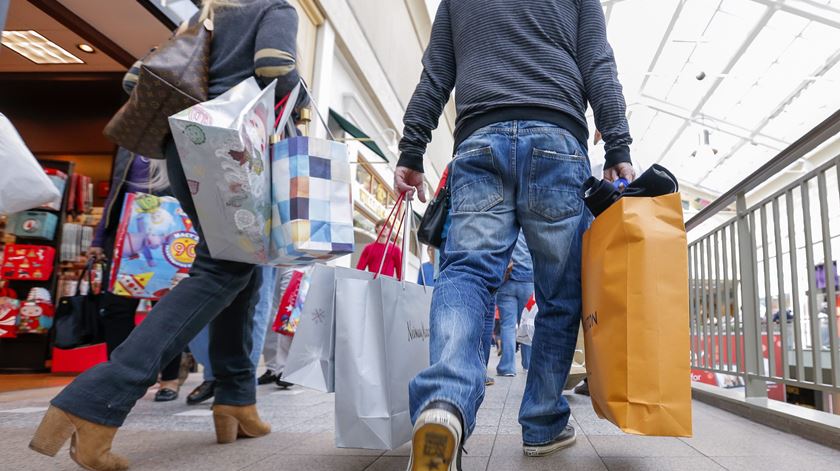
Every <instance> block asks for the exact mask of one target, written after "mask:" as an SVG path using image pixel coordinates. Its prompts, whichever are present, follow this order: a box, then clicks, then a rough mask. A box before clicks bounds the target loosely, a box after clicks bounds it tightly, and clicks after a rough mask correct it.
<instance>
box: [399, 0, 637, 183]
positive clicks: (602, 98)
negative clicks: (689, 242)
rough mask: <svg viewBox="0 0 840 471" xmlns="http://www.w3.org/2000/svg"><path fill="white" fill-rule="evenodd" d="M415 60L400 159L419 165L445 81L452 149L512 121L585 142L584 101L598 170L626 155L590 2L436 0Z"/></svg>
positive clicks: (617, 100)
mask: <svg viewBox="0 0 840 471" xmlns="http://www.w3.org/2000/svg"><path fill="white" fill-rule="evenodd" d="M423 67H424V68H423V73H422V75H421V77H420V83H419V84H418V85H417V89H416V90H415V92H414V96H413V97H412V98H411V101H410V102H409V105H408V108H407V109H406V113H405V118H404V124H405V129H404V131H403V138H402V141H401V142H400V153H401V155H400V160H399V165H402V166H405V167H409V168H412V169H414V170H417V171H423V154H424V153H425V151H426V146H427V145H428V143H429V142H430V141H431V137H432V130H433V129H435V128H436V127H437V124H438V120H439V119H440V115H441V113H442V112H443V108H444V106H445V105H446V102H447V101H448V100H449V96H450V94H451V93H452V90H453V89H454V90H455V104H456V108H457V113H458V118H457V122H456V130H455V141H456V143H455V145H456V148H457V146H458V145H459V144H460V143H461V142H463V140H465V139H466V138H468V137H469V136H470V135H471V134H472V133H473V132H475V131H477V130H478V129H479V128H481V127H483V126H486V125H489V124H493V123H496V122H501V121H508V120H519V119H538V120H542V121H548V122H552V123H554V124H557V125H559V126H562V127H564V128H566V129H568V130H569V131H570V132H571V133H572V134H574V135H575V137H577V139H578V140H579V141H581V144H582V145H584V146H586V141H587V140H588V135H589V132H588V129H587V122H586V108H587V103H589V104H591V106H592V108H593V111H594V113H595V124H596V126H597V127H598V129H599V130H600V131H601V134H602V135H603V137H604V141H605V143H606V152H607V153H606V159H607V162H606V168H609V167H611V166H613V165H615V164H617V163H621V162H630V150H629V145H630V143H631V142H632V139H631V138H630V131H629V129H628V125H627V118H626V116H625V112H626V105H625V101H624V96H623V94H622V89H621V84H620V83H619V81H618V72H617V70H616V65H615V58H614V57H613V52H612V48H611V47H610V45H609V43H608V42H607V34H606V22H605V19H604V12H603V10H602V8H601V3H600V1H599V0H522V1H518V2H511V1H510V0H443V1H442V2H441V4H440V7H439V9H438V12H437V16H436V18H435V22H434V25H433V28H432V36H431V39H430V41H429V46H428V48H427V49H426V52H425V54H424V56H423Z"/></svg>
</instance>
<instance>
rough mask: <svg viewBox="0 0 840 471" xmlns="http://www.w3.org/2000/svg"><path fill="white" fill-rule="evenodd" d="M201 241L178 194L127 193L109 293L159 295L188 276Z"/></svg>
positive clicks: (141, 295) (146, 296)
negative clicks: (197, 246)
mask: <svg viewBox="0 0 840 471" xmlns="http://www.w3.org/2000/svg"><path fill="white" fill-rule="evenodd" d="M198 240H199V239H198V234H196V232H195V230H194V229H193V225H192V221H190V219H189V217H188V216H187V214H186V213H185V212H184V210H183V209H182V208H181V204H180V203H178V200H176V199H175V198H172V197H169V196H164V197H161V196H154V195H147V194H143V193H129V194H127V195H126V196H125V203H124V204H123V212H122V216H121V217H120V225H119V227H118V229H117V238H116V244H115V245H114V258H113V260H114V262H113V263H112V264H111V276H110V278H109V279H110V286H109V291H111V292H113V293H114V294H117V295H119V296H126V297H129V298H139V299H160V298H161V297H162V296H163V295H165V294H166V293H168V292H169V291H170V290H171V289H172V288H174V287H175V286H176V285H177V284H178V283H179V282H180V281H181V280H183V279H184V278H186V277H187V276H189V270H190V267H192V263H193V260H195V247H196V245H197V244H198Z"/></svg>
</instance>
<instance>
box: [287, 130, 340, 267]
mask: <svg viewBox="0 0 840 471" xmlns="http://www.w3.org/2000/svg"><path fill="white" fill-rule="evenodd" d="M271 179H272V190H273V206H272V209H273V211H274V213H273V219H272V227H271V242H272V250H273V252H274V258H275V263H278V264H283V263H288V262H290V261H293V262H298V263H311V262H313V261H317V260H323V261H326V260H330V259H334V258H337V257H340V256H343V255H347V254H351V253H353V250H354V244H355V235H354V232H353V202H352V200H351V175H350V163H349V158H348V156H347V146H346V145H345V144H342V143H339V142H334V141H329V140H325V139H316V138H312V137H305V136H299V137H292V138H289V139H283V140H281V141H279V142H277V143H276V144H274V146H273V148H272V174H271Z"/></svg>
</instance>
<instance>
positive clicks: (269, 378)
mask: <svg viewBox="0 0 840 471" xmlns="http://www.w3.org/2000/svg"><path fill="white" fill-rule="evenodd" d="M310 268H311V265H309V266H296V267H294V268H282V269H280V271H279V272H278V275H277V282H276V287H275V290H274V302H273V303H272V312H273V313H274V315H275V316H276V315H277V314H278V310H279V307H280V303H281V300H282V298H283V296H284V294H285V293H286V290H287V289H288V288H289V283H290V282H291V280H292V275H293V274H294V272H295V271H296V270H297V271H304V272H305V271H308V270H309V269H310ZM273 320H274V318H273V317H269V322H268V327H267V329H266V331H265V344H264V346H263V348H262V354H263V359H264V360H265V368H266V370H265V373H263V374H262V376H260V377H259V379H258V381H257V382H258V384H260V385H265V384H272V383H273V384H274V385H275V386H277V387H279V388H282V389H288V388H290V387H292V386H294V385H293V384H292V383H289V382H287V381H283V370H284V369H285V368H286V359H288V358H289V348H291V346H292V339H293V338H294V337H292V336H289V335H283V334H279V333H277V332H275V331H274V322H273Z"/></svg>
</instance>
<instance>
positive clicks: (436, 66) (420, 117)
mask: <svg viewBox="0 0 840 471" xmlns="http://www.w3.org/2000/svg"><path fill="white" fill-rule="evenodd" d="M455 76H456V68H455V48H454V46H453V44H452V27H451V23H450V17H449V0H443V1H442V2H441V3H440V7H438V11H437V15H436V16H435V22H434V24H433V26H432V36H431V38H430V39H429V46H428V47H427V48H426V53H425V54H424V55H423V72H422V74H421V76H420V83H419V84H417V88H416V89H415V90H414V95H413V96H412V97H411V101H410V102H409V103H408V107H407V108H406V110H405V118H404V119H403V124H405V128H404V129H403V138H402V140H401V141H400V160H399V162H398V165H400V166H402V167H408V168H410V169H412V170H416V171H418V172H422V171H423V154H425V153H426V146H428V145H429V142H431V141H432V131H433V130H434V129H435V128H437V126H438V121H439V120H440V115H441V113H443V107H444V106H446V103H447V102H448V101H449V96H450V94H451V93H452V89H453V88H454V87H455Z"/></svg>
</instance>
